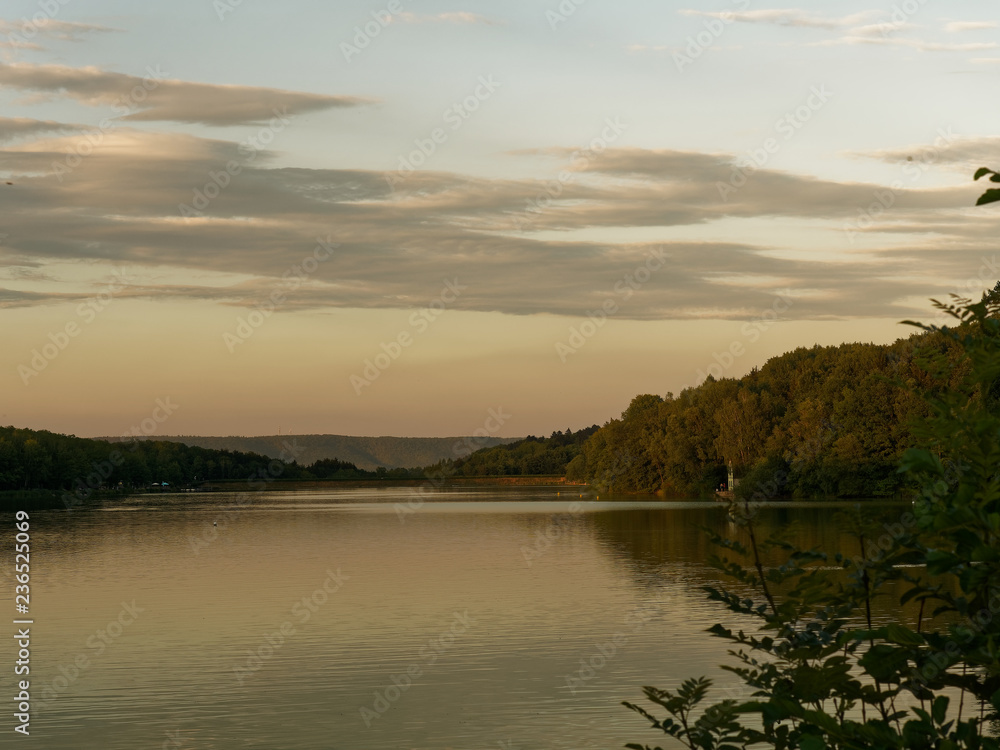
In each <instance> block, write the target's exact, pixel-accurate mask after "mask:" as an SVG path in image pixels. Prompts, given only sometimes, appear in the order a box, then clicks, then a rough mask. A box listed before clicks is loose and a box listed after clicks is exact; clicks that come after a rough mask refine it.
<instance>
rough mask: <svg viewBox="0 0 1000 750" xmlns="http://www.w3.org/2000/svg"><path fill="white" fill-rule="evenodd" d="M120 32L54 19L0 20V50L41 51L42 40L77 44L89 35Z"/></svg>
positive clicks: (107, 27)
mask: <svg viewBox="0 0 1000 750" xmlns="http://www.w3.org/2000/svg"><path fill="white" fill-rule="evenodd" d="M115 31H121V29H115V28H112V27H110V26H101V25H99V24H93V23H78V22H76V21H57V20H56V19H54V18H41V19H38V20H31V21H29V20H27V19H25V20H22V21H20V22H17V21H7V20H5V19H2V18H0V49H8V50H15V51H16V50H41V49H44V46H43V45H42V44H40V41H41V40H43V39H48V40H55V41H64V42H79V41H83V39H84V38H86V37H87V36H89V35H91V34H103V33H109V32H115Z"/></svg>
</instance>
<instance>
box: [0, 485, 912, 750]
mask: <svg viewBox="0 0 1000 750" xmlns="http://www.w3.org/2000/svg"><path fill="white" fill-rule="evenodd" d="M566 490H567V488H562V489H558V488H545V487H535V488H511V489H496V488H488V487H477V488H473V489H453V490H444V491H439V492H434V493H429V494H428V493H425V494H419V493H418V492H417V490H416V488H379V489H345V490H337V491H324V492H308V493H305V492H297V493H290V492H268V491H261V492H256V493H251V495H250V496H249V497H248V498H247V497H245V496H244V497H243V499H240V498H239V497H238V496H236V495H231V494H227V493H213V494H204V495H195V494H192V495H143V496H137V497H133V498H128V499H126V500H124V501H114V502H108V503H106V504H105V505H104V506H102V507H101V508H99V509H96V510H87V511H76V512H72V513H67V512H55V511H52V512H40V511H39V512H34V513H32V514H31V545H32V555H31V563H32V566H31V572H32V581H31V583H32V592H31V594H32V599H31V604H32V606H31V613H30V616H31V617H32V618H33V619H34V624H33V625H32V626H31V638H32V640H31V648H32V654H31V675H30V679H31V693H32V711H33V716H32V721H31V737H32V742H31V744H32V746H33V747H39V748H40V747H44V748H47V750H60V749H62V748H67V749H70V748H71V749H72V750H87V749H89V748H93V749H94V750H98V749H99V750H117V749H119V748H121V749H122V750H125V749H126V748H127V749H128V750H136V748H150V749H152V748H157V749H159V748H178V749H191V750H195V749H199V750H200V749H202V748H204V749H205V750H208V749H210V748H211V749H220V750H221V749H228V748H269V749H271V748H289V749H295V750H300V749H301V750H305V749H306V748H316V749H317V750H319V749H321V748H322V749H323V750H332V749H335V748H342V749H344V750H359V749H360V748H386V749H389V748H405V749H406V750H424V749H430V748H434V749H436V750H444V749H447V748H452V749H454V750H486V749H487V748H493V749H494V750H496V748H501V747H502V748H509V749H510V750H535V749H538V750H542V749H546V748H548V749H552V750H561V749H563V748H565V749H567V750H568V749H569V748H574V749H580V748H620V747H622V746H623V745H624V744H625V743H626V742H648V743H650V744H651V745H653V744H655V743H657V742H660V743H661V744H663V742H664V740H665V738H663V735H662V734H657V733H655V732H653V731H652V730H651V729H649V727H648V725H647V724H646V723H645V722H644V720H642V719H641V718H640V717H639V716H637V715H636V714H634V713H632V712H631V711H629V710H628V709H626V708H625V707H623V706H621V705H620V702H621V701H622V700H629V701H634V702H638V703H643V699H642V691H641V686H643V685H655V686H657V687H661V688H673V687H675V686H677V685H678V684H679V682H680V681H681V680H682V679H684V678H686V677H690V676H698V675H703V674H704V675H709V676H712V677H715V678H717V687H718V688H719V693H718V695H719V697H724V696H725V695H726V693H725V689H727V688H729V689H731V688H733V687H734V686H735V685H737V684H738V683H737V681H736V679H735V678H734V677H733V676H731V675H728V674H727V673H726V672H724V671H722V670H720V669H718V666H717V665H718V664H720V663H722V662H724V661H725V660H726V658H727V657H726V655H725V648H726V644H725V643H724V642H723V641H721V640H718V639H715V638H711V637H709V636H707V635H706V634H705V633H704V632H703V631H704V630H705V628H707V627H709V626H710V625H712V624H713V623H715V622H717V621H720V620H724V621H729V622H731V621H732V620H731V618H729V617H728V615H727V614H726V613H725V611H724V610H723V609H722V607H721V606H720V605H718V604H715V603H712V602H709V601H707V599H706V597H705V595H704V593H703V592H702V591H701V590H700V588H699V587H700V586H702V585H704V584H706V583H713V582H717V581H718V580H719V577H718V576H717V574H716V573H715V572H714V571H713V570H712V569H711V568H709V567H708V566H707V565H706V562H705V560H706V557H707V555H708V554H709V553H710V552H711V547H710V545H709V544H708V543H707V541H706V538H705V534H704V532H702V531H701V530H700V529H699V526H708V527H710V528H713V529H715V530H717V531H725V530H726V529H727V528H729V526H728V521H727V519H726V517H725V511H724V508H723V507H722V506H721V505H718V504H714V503H711V502H660V501H656V502H635V501H629V500H616V501H613V502H609V501H607V500H606V499H602V500H601V501H596V500H592V498H593V495H587V496H586V497H585V498H583V499H581V498H579V497H578V495H579V491H578V490H577V491H572V492H569V493H567V491H566ZM557 492H561V494H558V495H557ZM574 503H577V504H574ZM843 507H849V504H841V505H836V504H815V503H808V504H804V503H803V504H798V503H783V504H776V505H774V506H770V507H765V508H763V509H762V510H761V512H760V515H759V523H760V524H761V526H762V527H763V528H764V530H765V534H766V533H767V532H769V531H773V530H777V529H780V528H788V527H789V524H791V523H792V522H797V524H798V525H797V526H795V527H794V531H793V539H794V540H796V541H798V542H799V543H800V544H802V545H804V546H819V547H821V548H823V549H825V550H827V551H833V550H835V549H843V550H846V551H850V552H851V553H852V554H854V553H855V552H856V550H854V548H853V547H851V546H850V545H851V544H852V542H851V541H850V540H849V539H848V538H847V535H846V531H845V530H844V529H842V528H841V526H840V525H839V523H838V521H837V518H836V512H837V510H838V509H842V508H843ZM904 510H905V508H903V507H901V506H893V507H891V508H889V509H888V512H889V513H890V515H892V514H895V516H896V517H898V516H899V514H900V513H901V512H903V511H904ZM4 521H5V524H6V528H7V529H8V532H6V533H5V534H4V542H3V543H4V551H5V560H4V562H5V563H6V562H8V561H9V560H11V559H12V551H11V548H12V545H13V537H14V532H13V517H12V514H5V515H4ZM213 523H217V524H218V525H217V526H215V525H213ZM12 593H13V587H12V586H11V585H7V586H5V587H4V590H3V598H4V602H5V605H4V606H5V607H7V611H8V612H13V609H14V608H13V601H12V599H13V597H12ZM881 616H883V617H886V616H895V613H893V612H892V611H891V608H890V611H888V612H883V613H882V615H881ZM6 640H7V643H8V644H10V642H11V641H10V639H9V638H8V639H6ZM4 653H5V659H6V661H5V664H7V665H10V664H12V663H13V661H14V658H15V657H14V652H13V649H12V648H11V647H10V645H8V646H5V651H4ZM7 668H8V667H7V666H5V667H4V669H7ZM4 684H5V685H10V682H8V681H5V682H4ZM8 689H10V688H8ZM731 694H732V695H735V693H731ZM12 697H13V696H12V695H8V696H6V697H5V700H8V703H7V705H8V706H10V705H11V704H10V702H9V699H10V698H12ZM11 721H12V719H11V718H10V715H9V712H8V719H7V720H6V722H7V723H8V724H10V723H11ZM3 731H4V733H5V734H7V733H10V732H11V731H12V728H11V727H9V726H8V727H6V728H5V729H4V730H3ZM8 736H9V734H8Z"/></svg>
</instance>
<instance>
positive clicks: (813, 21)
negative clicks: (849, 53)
mask: <svg viewBox="0 0 1000 750" xmlns="http://www.w3.org/2000/svg"><path fill="white" fill-rule="evenodd" d="M680 13H681V15H685V16H702V17H705V18H717V19H719V20H721V21H725V22H727V23H728V22H731V21H732V22H736V23H763V24H773V25H777V26H795V27H800V28H813V29H841V28H847V27H851V26H856V25H858V24H860V23H863V22H864V21H865V20H867V19H869V18H871V17H872V16H874V15H877V12H876V11H863V12H861V13H853V14H851V15H848V16H841V17H840V18H836V17H830V16H820V15H816V14H814V13H810V12H809V11H805V10H798V9H794V8H789V9H770V10H769V9H761V10H748V11H742V12H736V11H719V12H713V11H704V10H690V9H684V10H681V11H680Z"/></svg>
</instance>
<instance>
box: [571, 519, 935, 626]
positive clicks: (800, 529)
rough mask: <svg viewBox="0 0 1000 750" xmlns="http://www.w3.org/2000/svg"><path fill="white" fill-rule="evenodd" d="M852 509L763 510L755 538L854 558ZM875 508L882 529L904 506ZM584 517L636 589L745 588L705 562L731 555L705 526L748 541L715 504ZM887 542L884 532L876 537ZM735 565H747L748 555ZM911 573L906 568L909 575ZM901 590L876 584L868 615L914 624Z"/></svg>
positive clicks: (776, 557) (767, 557)
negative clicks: (846, 515)
mask: <svg viewBox="0 0 1000 750" xmlns="http://www.w3.org/2000/svg"><path fill="white" fill-rule="evenodd" d="M851 508H852V506H850V505H837V506H830V505H823V506H806V507H803V506H790V505H773V506H767V507H762V508H760V509H759V512H758V513H757V515H756V517H755V518H754V524H755V529H756V533H757V538H758V540H762V539H767V538H769V537H772V536H776V537H780V538H782V539H783V540H785V541H787V542H789V543H791V544H794V545H795V546H797V547H799V548H801V549H815V550H818V551H820V552H825V553H827V554H828V555H830V556H831V558H832V557H833V555H835V554H836V553H837V552H840V553H841V554H844V555H846V556H848V557H851V558H860V556H861V548H860V546H859V541H858V539H857V537H856V536H855V535H854V534H853V533H852V531H851V529H850V527H849V525H847V524H846V523H845V521H844V519H843V518H841V517H840V514H841V513H843V512H844V511H850V510H851ZM879 510H884V514H882V513H880V514H879V516H880V517H879V519H878V521H877V522H876V527H877V529H878V530H879V531H882V532H887V530H886V528H885V526H883V524H888V525H889V527H890V528H893V524H898V522H899V519H900V517H901V516H902V514H903V513H906V512H908V511H909V510H910V508H909V506H903V505H894V506H883V507H882V508H880V509H879ZM587 519H588V521H590V523H592V524H593V529H594V533H595V537H596V539H597V541H598V543H599V546H600V548H601V549H602V550H604V551H605V552H607V553H609V556H610V557H611V558H612V560H613V562H614V564H615V565H616V566H618V567H619V568H620V569H621V570H622V573H623V575H625V576H628V577H629V578H630V579H631V580H632V581H633V583H634V585H635V586H636V587H637V588H639V589H641V590H651V589H660V588H663V587H669V586H677V585H682V586H685V587H688V588H689V589H691V590H699V589H700V587H702V586H706V585H708V586H716V587H717V586H720V585H722V586H724V587H726V588H729V589H731V590H733V591H736V592H739V593H747V594H749V593H750V592H749V591H745V592H744V591H742V590H741V587H740V586H739V585H738V584H737V583H736V582H735V581H732V580H731V579H728V578H726V577H725V576H724V575H723V574H722V573H721V572H719V571H718V570H716V569H715V568H712V567H710V566H709V564H708V561H709V559H710V558H711V556H712V555H718V556H720V557H729V558H730V559H734V558H735V553H731V552H728V551H727V550H721V549H719V548H717V547H716V546H715V545H713V544H712V543H711V541H710V540H709V537H708V533H707V532H706V531H705V530H704V528H707V529H709V530H711V531H713V532H715V533H717V534H719V535H720V536H723V537H725V538H729V539H737V540H739V541H741V542H744V543H746V542H747V534H746V529H744V528H741V527H740V526H739V525H738V524H736V523H735V522H733V521H731V520H729V519H728V517H727V514H726V511H725V508H724V507H723V506H721V505H719V506H711V505H704V506H692V505H683V504H676V505H672V504H665V505H664V507H663V508H650V509H642V510H625V509H623V510H609V511H602V512H599V513H593V514H589V515H588V516H587ZM702 527H704V528H702ZM877 539H878V537H876V541H877ZM888 539H889V537H888V536H886V538H885V539H884V540H883V541H884V542H887V541H888ZM866 546H867V545H866ZM870 554H871V547H870V546H869V555H870ZM763 561H764V564H765V565H778V564H780V563H781V562H783V561H784V555H783V553H782V552H781V551H779V550H769V551H767V552H766V553H765V554H764V555H763ZM740 562H743V563H744V564H747V565H749V564H750V561H749V560H747V561H742V560H741V561H740ZM917 572H918V571H917V570H912V571H911V574H916V573H917ZM841 576H844V580H845V581H846V572H843V571H837V572H835V573H834V581H836V580H837V579H839V578H840V577H841ZM907 588H908V584H905V583H903V582H898V581H897V582H889V583H887V584H886V585H885V586H883V588H882V589H881V590H880V592H879V594H878V595H877V596H876V597H875V599H874V600H873V603H872V614H873V617H874V618H875V619H876V620H877V621H879V622H887V621H893V622H905V623H909V624H911V625H912V624H915V622H916V619H917V613H918V609H919V608H918V605H917V604H916V603H909V604H907V605H906V606H905V607H901V606H900V605H899V597H900V596H901V595H902V594H903V592H904V591H905V590H906V589H907ZM699 593H700V591H699ZM778 593H780V590H779V591H778ZM930 609H931V608H930V607H928V612H926V613H925V621H926V620H927V618H928V616H929V612H930Z"/></svg>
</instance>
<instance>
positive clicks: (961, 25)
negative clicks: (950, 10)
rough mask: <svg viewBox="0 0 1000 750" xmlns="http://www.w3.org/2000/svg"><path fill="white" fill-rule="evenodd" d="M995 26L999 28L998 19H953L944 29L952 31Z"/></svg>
mask: <svg viewBox="0 0 1000 750" xmlns="http://www.w3.org/2000/svg"><path fill="white" fill-rule="evenodd" d="M995 28H997V22H996V21H951V22H950V23H946V24H945V26H944V30H945V31H948V32H951V33H957V32H962V31H980V30H982V29H995Z"/></svg>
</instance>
